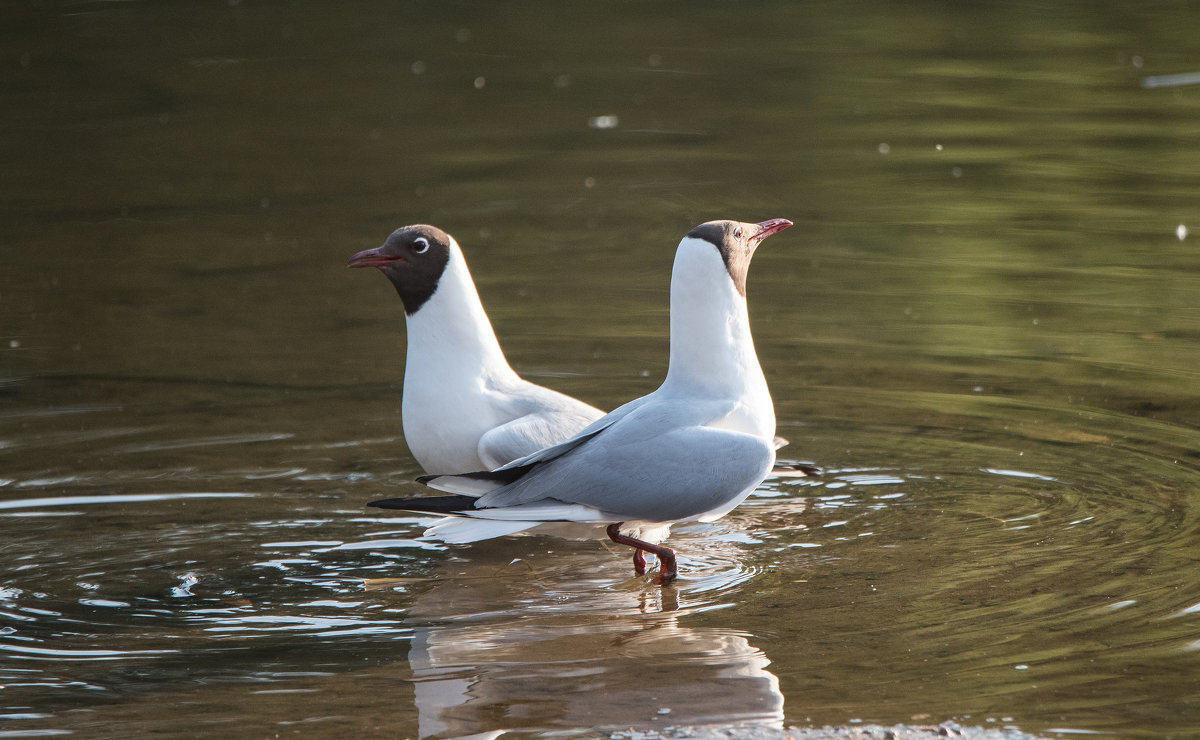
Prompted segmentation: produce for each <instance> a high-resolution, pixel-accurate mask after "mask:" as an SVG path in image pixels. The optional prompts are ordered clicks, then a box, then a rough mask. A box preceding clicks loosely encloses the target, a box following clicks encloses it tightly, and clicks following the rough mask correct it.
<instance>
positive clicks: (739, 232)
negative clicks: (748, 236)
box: [733, 229, 742, 239]
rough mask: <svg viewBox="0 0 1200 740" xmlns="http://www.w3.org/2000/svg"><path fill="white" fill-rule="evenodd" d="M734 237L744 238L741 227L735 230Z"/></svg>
mask: <svg viewBox="0 0 1200 740" xmlns="http://www.w3.org/2000/svg"><path fill="white" fill-rule="evenodd" d="M733 238H734V239H741V238H742V230H741V229H738V230H736V231H734V232H733Z"/></svg>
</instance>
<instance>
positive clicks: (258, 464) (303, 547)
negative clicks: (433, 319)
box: [0, 1, 1200, 738]
mask: <svg viewBox="0 0 1200 740" xmlns="http://www.w3.org/2000/svg"><path fill="white" fill-rule="evenodd" d="M1198 23H1200V13H1198V12H1197V11H1196V10H1195V9H1194V8H1192V7H1190V6H1189V5H1188V4H1185V3H1167V2H1163V3H1143V4H1138V5H1136V6H1129V5H1127V4H1118V3H1108V2H1102V3H1094V2H1089V3H1082V2H1079V3H1073V2H1068V3H1059V4H1057V5H1054V6H1050V7H1048V6H1046V5H1044V4H1039V3H1006V4H991V3H983V4H978V3H975V4H972V5H971V7H969V8H948V7H945V6H944V5H943V4H937V3H912V4H908V5H906V6H903V7H899V6H896V5H895V4H886V3H867V4H857V5H856V6H855V8H854V10H853V12H851V11H850V10H849V9H847V8H846V7H844V6H843V5H842V4H837V3H756V4H753V5H750V6H744V5H737V6H733V5H728V6H726V5H721V4H712V3H709V4H701V5H696V4H681V3H657V4H649V5H647V4H626V3H601V4H590V5H587V6H578V7H570V8H563V7H560V6H558V5H553V4H546V3H524V4H521V3H488V4H474V3H454V4H446V3H423V2H417V3H404V4H400V5H396V4H389V3H378V2H367V1H363V2H351V3H337V4H290V3H248V2H240V3H237V2H235V3H228V4H192V3H168V4H160V3H139V2H135V3H99V2H97V3H90V2H81V3H42V4H27V5H23V6H5V7H4V8H3V9H2V10H0V28H3V29H5V30H4V31H3V32H2V33H3V37H4V40H5V44H4V48H5V49H6V50H7V51H6V53H5V54H4V61H3V64H2V65H0V80H2V84H0V98H2V102H3V105H0V111H3V112H2V113H0V151H3V153H4V160H5V162H6V176H5V178H3V179H2V180H0V218H2V219H3V225H4V229H3V231H4V237H3V240H2V241H0V254H2V255H3V263H4V267H3V269H2V270H0V553H2V555H3V557H0V686H2V687H3V688H2V689H0V734H5V735H6V736H12V735H16V736H20V735H36V734H52V733H74V734H78V735H82V736H130V735H141V734H151V733H157V734H159V735H161V736H166V737H171V736H178V737H183V736H195V735H207V734H214V735H215V734H218V733H221V734H224V735H233V736H262V735H268V734H289V733H290V734H303V735H306V736H312V737H324V736H329V737H334V736H337V737H344V736H347V735H351V734H353V735H362V736H370V735H387V736H411V737H417V736H419V737H431V738H439V737H455V736H462V735H469V734H474V733H484V732H499V731H508V732H510V733H514V734H517V735H523V734H540V733H549V732H554V733H562V734H566V735H572V734H577V735H586V734H588V733H591V732H594V731H595V728H610V729H611V728H629V727H635V728H642V729H652V728H662V727H667V726H671V725H688V724H693V725H694V724H715V725H721V726H724V725H729V724H738V723H761V724H767V725H779V724H781V723H782V724H787V725H800V726H810V725H816V726H819V725H822V724H826V723H828V724H846V723H851V722H856V721H863V722H877V723H885V724H890V723H898V722H919V721H930V722H933V723H936V722H938V721H941V720H945V719H951V718H953V719H956V720H957V721H959V722H961V723H963V724H978V725H986V726H1005V725H1010V726H1015V727H1019V728H1020V729H1022V730H1025V731H1027V732H1036V733H1040V734H1045V735H1054V734H1056V733H1059V732H1065V731H1071V732H1079V731H1087V732H1098V733H1108V734H1116V735H1121V736H1139V735H1141V736H1166V735H1175V736H1188V735H1193V734H1197V733H1198V732H1200V699H1198V698H1197V697H1198V696H1200V693H1198V690H1197V689H1198V684H1197V679H1196V676H1197V675H1200V673H1198V671H1200V663H1198V661H1200V584H1198V582H1197V579H1196V578H1195V577H1194V572H1195V568H1196V560H1197V558H1196V552H1197V549H1196V548H1197V538H1198V536H1200V505H1198V504H1197V500H1196V490H1197V487H1198V484H1200V473H1198V465H1200V460H1198V457H1197V450H1200V429H1198V427H1197V423H1196V419H1197V416H1196V413H1197V410H1198V405H1197V401H1196V390H1197V387H1198V382H1197V381H1198V380H1200V370H1198V368H1200V308H1198V306H1200V303H1198V302H1197V300H1196V296H1197V295H1200V257H1198V253H1197V246H1196V245H1197V238H1198V237H1200V209H1198V208H1197V202H1198V201H1197V198H1196V195H1197V193H1198V192H1200V175H1198V174H1197V173H1200V149H1197V147H1196V142H1197V141H1198V140H1200V125H1198V124H1197V121H1198V120H1200V97H1198V96H1200V88H1197V87H1195V86H1192V85H1187V84H1182V85H1181V84H1176V83H1175V82H1172V81H1171V79H1172V78H1167V83H1168V84H1166V85H1158V86H1155V84H1154V83H1152V84H1150V85H1149V86H1147V85H1144V84H1143V80H1145V79H1146V78H1148V77H1150V78H1158V77H1161V76H1162V75H1170V74H1177V73H1184V72H1192V71H1195V70H1197V69H1200V59H1198V58H1197V57H1196V54H1195V48H1196V47H1195V43H1194V41H1195V39H1194V29H1195V28H1196V27H1197V24H1198ZM727 217H728V218H738V219H743V220H762V219H765V218H771V217H787V218H791V219H792V220H794V221H795V222H796V223H797V226H796V227H794V228H792V229H790V230H788V231H787V232H784V233H783V234H781V235H780V236H777V237H775V238H774V239H772V240H771V241H770V242H768V243H767V244H766V245H765V246H764V248H763V249H762V250H761V251H760V253H759V254H758V255H757V256H756V259H755V264H754V266H753V268H752V270H751V274H750V304H751V314H752V322H753V327H754V331H755V336H756V342H757V346H758V349H759V354H760V357H761V359H762V361H763V365H764V368H765V371H766V373H767V376H768V381H769V383H770V384H771V388H772V393H773V396H774V398H775V402H776V413H777V416H778V419H779V433H780V434H782V435H784V436H786V437H787V438H789V439H790V441H791V444H790V446H789V447H787V448H785V449H784V451H783V456H784V457H788V458H790V459H798V460H808V461H813V462H816V463H817V464H819V465H821V466H822V467H823V468H825V469H826V471H827V472H826V474H825V475H824V476H822V477H820V478H816V479H781V480H771V481H767V482H766V483H765V484H764V485H763V486H762V487H761V488H760V490H759V491H758V492H757V493H756V494H755V496H754V497H752V498H751V499H750V500H748V501H747V502H746V503H745V504H744V505H743V506H741V507H739V508H738V509H737V510H736V511H735V512H734V513H732V514H731V515H730V516H728V517H726V518H725V519H723V520H722V521H719V522H716V523H714V524H709V525H699V524H694V525H688V526H683V527H679V528H677V530H676V532H675V534H674V535H673V536H672V539H671V542H672V544H673V545H674V546H675V547H676V548H677V549H678V551H679V553H680V566H681V571H682V576H681V579H680V581H679V583H678V584H677V585H676V586H674V587H670V588H659V587H656V586H654V585H653V584H652V583H650V582H649V581H648V580H646V579H639V578H635V577H634V576H633V575H632V573H631V568H630V565H629V562H628V553H627V552H625V551H623V550H622V549H620V548H613V547H608V546H606V545H605V544H604V543H599V542H586V541H575V540H563V539H554V538H550V537H543V536H531V537H511V538H506V539H501V540H495V541H491V542H487V543H479V544H476V545H471V546H444V545H439V544H437V543H431V542H426V541H424V540H422V539H420V535H421V532H422V529H423V527H424V526H425V525H426V524H427V523H428V522H429V520H428V519H423V518H419V517H414V516H403V515H393V514H390V513H381V512H378V511H374V510H369V509H366V508H365V506H364V504H365V503H366V502H367V501H370V500H373V499H375V498H379V497H382V496H393V495H404V494H406V493H411V492H413V491H415V490H416V489H415V488H414V486H413V484H412V482H411V481H412V478H413V477H414V476H416V475H418V474H419V472H420V471H419V469H418V467H417V466H416V464H415V462H414V461H413V460H412V459H411V458H410V457H409V455H408V453H407V449H406V447H405V445H404V440H403V437H402V434H401V428H400V419H399V408H400V393H401V387H400V380H401V377H402V369H403V315H402V312H401V309H400V305H399V302H398V300H397V299H396V297H395V295H394V293H392V291H391V288H390V286H389V285H388V284H387V282H386V280H384V279H383V278H382V277H380V276H378V275H375V274H372V273H368V272H365V271H359V270H356V271H347V270H345V269H344V264H345V261H346V259H347V258H348V257H349V256H350V255H351V254H353V253H354V252H357V251H359V250H360V249H364V248H367V247H371V246H375V245H377V244H378V243H380V242H381V241H382V239H383V238H384V237H385V236H386V234H387V233H388V232H389V231H391V230H392V229H393V228H395V227H397V226H400V225H403V224H406V223H415V222H430V223H434V224H437V225H439V226H442V227H443V228H445V229H447V230H448V231H450V232H451V233H453V234H455V235H456V236H457V237H458V239H459V241H460V242H461V243H462V245H463V248H464V250H465V251H466V253H467V257H468V260H469V262H470V264H471V267H472V270H473V273H474V275H475V278H476V281H477V283H478V284H479V289H480V292H481V294H482V297H483V300H484V302H485V304H486V306H487V308H488V311H489V313H490V315H491V317H492V320H493V322H494V323H495V325H496V329H497V333H498V334H499V336H500V339H501V342H502V343H503V345H504V347H505V350H506V351H507V353H508V355H509V359H510V361H511V362H512V364H513V365H514V367H515V368H517V369H518V370H519V371H520V372H522V373H524V374H525V375H527V376H528V377H531V378H533V379H535V380H537V381H538V382H542V383H545V384H547V385H550V386H552V387H554V388H557V389H559V390H563V391H565V392H568V393H571V394H573V395H577V396H579V397H581V398H584V399H585V400H587V401H589V402H591V403H593V404H596V405H598V406H602V407H605V408H612V407H615V406H616V405H619V404H620V403H622V402H624V401H626V400H628V399H631V398H634V397H636V396H638V395H641V394H643V393H646V392H648V391H650V390H652V389H653V388H654V387H655V386H656V385H657V383H658V382H659V380H660V379H661V377H662V375H663V373H664V371H665V365H666V357H667V355H666V347H667V345H666V341H667V337H666V329H667V311H666V307H667V295H666V288H667V280H668V270H669V267H670V262H671V259H672V254H673V247H674V245H675V244H676V243H677V241H678V239H679V238H680V236H682V234H683V233H685V232H686V231H687V230H688V229H689V228H690V227H691V226H693V225H695V224H696V223H699V222H701V221H704V220H708V219H711V218H727Z"/></svg>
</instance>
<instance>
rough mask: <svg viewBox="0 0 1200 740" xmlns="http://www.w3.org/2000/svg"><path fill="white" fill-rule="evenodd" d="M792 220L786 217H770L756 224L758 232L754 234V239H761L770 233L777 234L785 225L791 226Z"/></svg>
mask: <svg viewBox="0 0 1200 740" xmlns="http://www.w3.org/2000/svg"><path fill="white" fill-rule="evenodd" d="M791 225H792V222H791V221H788V220H787V219H786V218H772V219H769V220H767V221H763V222H761V223H759V224H758V233H757V234H755V235H754V239H755V241H762V240H763V239H766V238H767V237H768V236H770V235H771V234H778V233H779V232H780V231H783V230H784V229H786V228H787V227H789V226H791Z"/></svg>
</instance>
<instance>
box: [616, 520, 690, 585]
mask: <svg viewBox="0 0 1200 740" xmlns="http://www.w3.org/2000/svg"><path fill="white" fill-rule="evenodd" d="M621 524H623V522H617V523H616V524H610V525H608V529H607V530H606V531H607V532H608V538H609V539H610V540H612V541H613V542H615V543H617V544H618V545H629V546H630V547H632V548H634V550H635V551H636V552H635V553H634V555H633V568H634V570H635V571H637V574H638V575H641V574H643V573H645V572H646V559H645V557H644V556H642V550H645V551H646V552H652V553H654V555H655V556H656V557H657V558H658V562H659V566H658V582H659V583H670V582H671V581H673V580H675V578H676V576H678V575H679V571H678V569H677V568H676V567H675V551H674V550H672V549H671V548H669V547H666V546H665V545H652V544H650V543H649V542H645V541H643V540H639V539H637V538H635V537H629V536H628V535H623V534H621ZM639 565H640V566H641V567H640V568H639V567H638V566H639Z"/></svg>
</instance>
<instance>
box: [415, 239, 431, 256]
mask: <svg viewBox="0 0 1200 740" xmlns="http://www.w3.org/2000/svg"><path fill="white" fill-rule="evenodd" d="M413 251H414V252H416V253H417V254H425V253H426V252H428V251H429V240H428V239H426V238H425V237H423V236H418V237H417V238H416V239H413Z"/></svg>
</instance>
